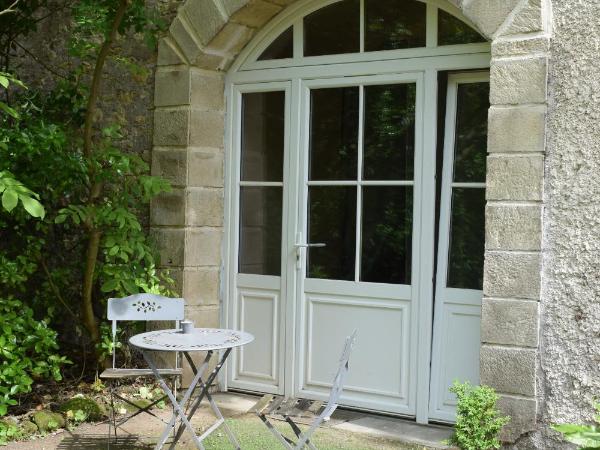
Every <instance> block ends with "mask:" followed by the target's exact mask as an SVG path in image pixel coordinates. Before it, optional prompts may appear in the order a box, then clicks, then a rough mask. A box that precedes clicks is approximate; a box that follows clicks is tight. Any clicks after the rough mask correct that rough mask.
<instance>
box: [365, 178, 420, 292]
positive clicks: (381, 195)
mask: <svg viewBox="0 0 600 450" xmlns="http://www.w3.org/2000/svg"><path fill="white" fill-rule="evenodd" d="M412 217H413V189H412V187H408V186H401V187H397V186H376V187H375V186H369V187H364V188H363V211H362V220H363V223H362V253H361V271H360V280H361V281H370V282H373V283H393V284H410V282H411V281H410V280H411V259H412V222H413V221H412Z"/></svg>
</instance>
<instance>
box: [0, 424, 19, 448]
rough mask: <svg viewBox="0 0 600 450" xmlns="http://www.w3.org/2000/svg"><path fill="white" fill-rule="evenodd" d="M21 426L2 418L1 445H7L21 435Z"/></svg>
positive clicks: (0, 429)
mask: <svg viewBox="0 0 600 450" xmlns="http://www.w3.org/2000/svg"><path fill="white" fill-rule="evenodd" d="M19 435H20V433H19V428H18V427H17V425H16V424H13V423H11V422H9V421H7V420H0V445H6V444H7V442H8V441H12V440H14V439H17V438H18V437H19Z"/></svg>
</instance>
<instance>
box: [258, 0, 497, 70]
mask: <svg viewBox="0 0 600 450" xmlns="http://www.w3.org/2000/svg"><path fill="white" fill-rule="evenodd" d="M429 7H430V8H431V7H433V6H429ZM427 8H428V5H427V3H426V2H424V1H420V0H403V1H398V0H364V1H363V2H361V1H360V0H341V1H338V2H335V3H331V4H329V5H326V6H324V7H323V8H320V9H317V10H316V11H313V12H311V13H309V14H307V15H306V16H304V18H303V19H302V26H303V33H302V34H303V35H302V42H301V43H298V44H299V46H300V45H301V46H302V48H303V56H324V55H339V54H345V53H359V52H363V51H364V52H374V51H386V50H401V49H408V48H423V47H425V46H426V45H428V46H431V43H428V42H427V27H428V25H429V26H432V25H431V23H430V22H429V23H428V20H427ZM433 8H436V7H433ZM436 9H437V17H438V19H437V36H436V38H437V45H438V46H443V45H460V44H475V43H481V42H485V41H486V40H485V38H484V37H483V36H481V35H480V34H479V33H478V32H477V31H475V30H474V29H473V28H471V27H470V26H469V25H467V24H466V23H464V22H463V21H461V20H460V19H458V18H457V17H455V16H453V15H452V14H450V13H448V12H446V11H445V10H443V9H441V8H436ZM433 17H435V16H433ZM361 23H362V24H363V25H362V26H363V29H362V32H361ZM433 26H435V23H434V24H433ZM361 39H362V42H361ZM293 49H294V32H293V26H291V27H289V28H288V29H286V30H285V31H284V32H283V33H281V34H280V35H279V36H278V37H277V38H276V39H275V40H274V41H273V42H272V43H271V44H270V45H269V46H268V47H267V48H266V49H265V50H264V51H263V52H262V54H261V55H260V56H259V57H258V60H259V61H266V60H277V59H284V58H292V57H293V56H294V55H293V53H294V52H293Z"/></svg>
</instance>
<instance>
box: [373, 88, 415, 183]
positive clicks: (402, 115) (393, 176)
mask: <svg viewBox="0 0 600 450" xmlns="http://www.w3.org/2000/svg"><path fill="white" fill-rule="evenodd" d="M415 96H416V85H415V84H396V85H384V86H366V87H365V127H364V162H363V167H364V168H363V178H364V179H365V180H412V178H413V165H414V155H415Z"/></svg>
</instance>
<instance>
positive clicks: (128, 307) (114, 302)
mask: <svg viewBox="0 0 600 450" xmlns="http://www.w3.org/2000/svg"><path fill="white" fill-rule="evenodd" d="M184 309H185V300H184V299H182V298H169V297H163V296H162V295H156V294H134V295H130V296H129V297H123V298H109V299H108V310H107V317H108V320H110V321H112V340H113V346H112V360H113V369H115V368H116V367H115V364H116V356H115V345H116V343H117V322H118V321H123V320H125V321H127V320H137V321H141V320H143V321H146V322H149V321H158V320H161V321H162V320H174V321H175V326H176V328H179V321H180V320H183V318H184Z"/></svg>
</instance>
